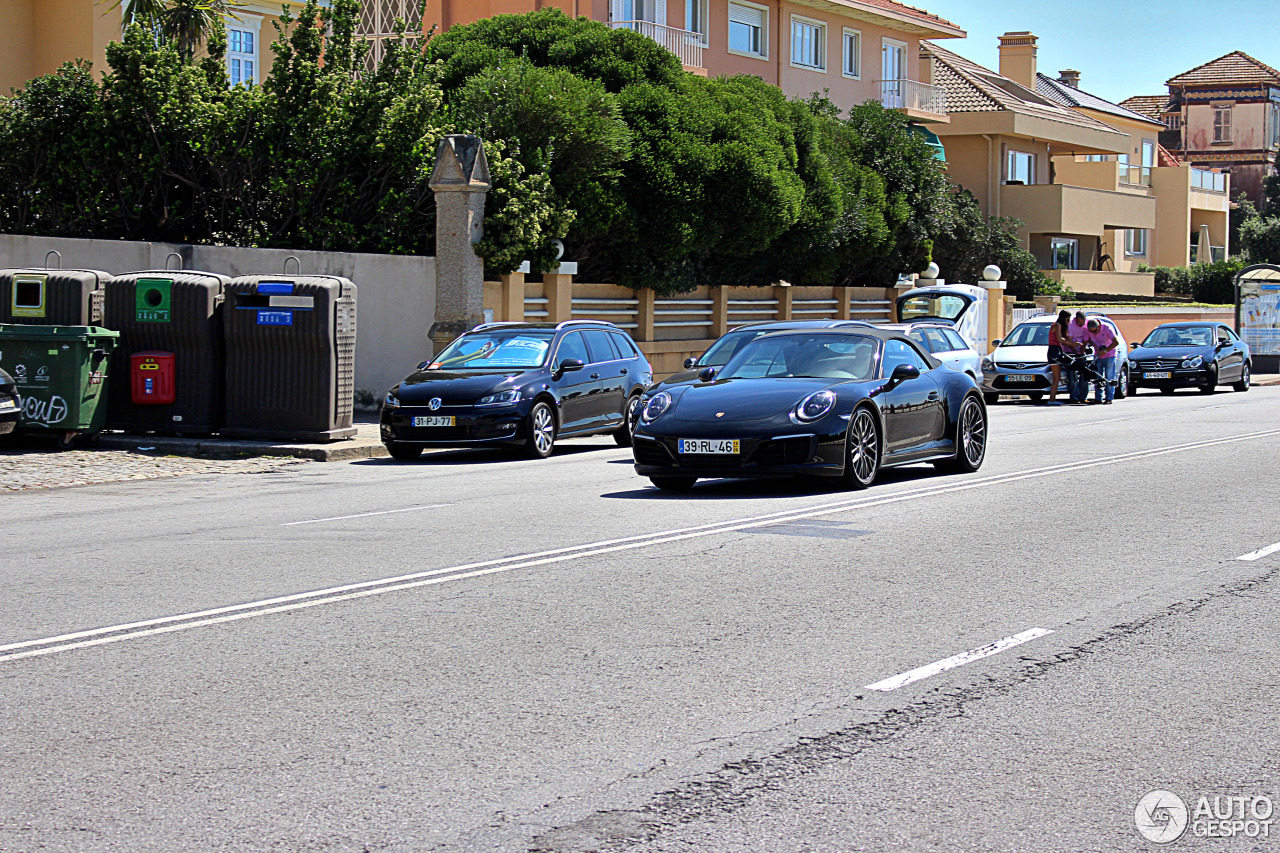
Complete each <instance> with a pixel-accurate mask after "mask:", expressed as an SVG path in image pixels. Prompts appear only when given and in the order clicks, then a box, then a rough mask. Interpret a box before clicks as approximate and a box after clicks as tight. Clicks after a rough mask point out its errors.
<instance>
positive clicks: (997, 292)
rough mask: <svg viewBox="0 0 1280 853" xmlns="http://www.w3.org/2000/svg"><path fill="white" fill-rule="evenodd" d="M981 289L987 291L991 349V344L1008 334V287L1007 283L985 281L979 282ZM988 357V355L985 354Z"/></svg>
mask: <svg viewBox="0 0 1280 853" xmlns="http://www.w3.org/2000/svg"><path fill="white" fill-rule="evenodd" d="M978 286H979V287H983V288H985V289H986V291H987V347H988V348H990V347H991V342H992V341H994V340H996V339H998V338H1003V337H1004V336H1005V334H1006V329H1005V324H1004V291H1005V288H1006V287H1007V286H1008V282H1005V281H988V280H987V279H983V280H982V281H980V282H978ZM983 355H986V353H983Z"/></svg>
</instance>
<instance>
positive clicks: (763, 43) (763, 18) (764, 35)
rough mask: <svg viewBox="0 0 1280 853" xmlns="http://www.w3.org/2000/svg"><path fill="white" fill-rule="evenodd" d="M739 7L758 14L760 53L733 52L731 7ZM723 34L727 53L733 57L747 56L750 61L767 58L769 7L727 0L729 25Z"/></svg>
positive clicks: (746, 1)
mask: <svg viewBox="0 0 1280 853" xmlns="http://www.w3.org/2000/svg"><path fill="white" fill-rule="evenodd" d="M734 6H739V7H741V8H743V9H755V10H757V11H759V12H760V52H759V53H753V52H751V51H747V50H735V49H734V47H733V24H734V21H733V7H734ZM727 30H728V31H727V32H726V33H725V45H726V47H727V48H728V51H729V53H731V54H733V55H734V56H749V57H751V58H752V59H765V60H767V59H768V58H769V7H768V6H761V5H760V4H759V3H751V2H748V0H729V25H728V27H727Z"/></svg>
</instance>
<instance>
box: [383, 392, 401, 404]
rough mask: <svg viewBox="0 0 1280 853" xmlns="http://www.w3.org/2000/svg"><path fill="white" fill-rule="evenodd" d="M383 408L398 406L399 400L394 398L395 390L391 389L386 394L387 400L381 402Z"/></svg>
mask: <svg viewBox="0 0 1280 853" xmlns="http://www.w3.org/2000/svg"><path fill="white" fill-rule="evenodd" d="M383 405H384V406H398V405H400V398H399V397H397V396H396V389H394V388H392V389H391V390H390V391H388V392H387V399H386V400H384V401H383Z"/></svg>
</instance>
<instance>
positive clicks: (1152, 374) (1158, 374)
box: [1142, 370, 1173, 379]
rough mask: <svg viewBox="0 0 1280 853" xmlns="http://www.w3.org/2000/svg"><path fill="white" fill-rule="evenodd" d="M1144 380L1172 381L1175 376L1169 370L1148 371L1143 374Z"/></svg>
mask: <svg viewBox="0 0 1280 853" xmlns="http://www.w3.org/2000/svg"><path fill="white" fill-rule="evenodd" d="M1142 378H1143V379H1172V378H1173V374H1172V373H1170V372H1169V371H1167V370H1157V371H1148V372H1147V373H1144V374H1142Z"/></svg>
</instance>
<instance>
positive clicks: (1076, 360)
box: [1059, 346, 1120, 398]
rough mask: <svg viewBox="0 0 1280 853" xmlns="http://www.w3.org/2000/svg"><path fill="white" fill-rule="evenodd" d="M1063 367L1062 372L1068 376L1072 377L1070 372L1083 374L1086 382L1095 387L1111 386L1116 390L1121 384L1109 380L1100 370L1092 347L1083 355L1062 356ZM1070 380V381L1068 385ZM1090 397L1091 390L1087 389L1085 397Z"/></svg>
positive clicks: (1064, 354) (1066, 354)
mask: <svg viewBox="0 0 1280 853" xmlns="http://www.w3.org/2000/svg"><path fill="white" fill-rule="evenodd" d="M1059 364H1061V365H1062V371H1063V373H1064V374H1065V375H1066V376H1070V375H1071V374H1070V371H1073V370H1074V371H1077V372H1079V373H1081V374H1082V375H1083V376H1084V378H1085V380H1086V381H1087V382H1088V383H1089V384H1090V385H1093V386H1095V387H1097V386H1099V385H1110V386H1111V387H1112V388H1115V387H1116V386H1117V385H1119V384H1120V383H1119V382H1117V381H1116V380H1114V379H1108V378H1107V375H1106V374H1105V373H1103V372H1102V371H1101V370H1100V369H1099V368H1098V357H1097V355H1096V354H1095V353H1094V351H1093V347H1092V346H1088V347H1085V351H1084V352H1083V353H1075V354H1072V353H1066V352H1064V353H1063V354H1062V358H1061V360H1060V361H1059ZM1069 383H1070V380H1068V384H1069ZM1088 396H1089V389H1088V388H1086V389H1085V397H1086V398H1087V397H1088Z"/></svg>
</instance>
